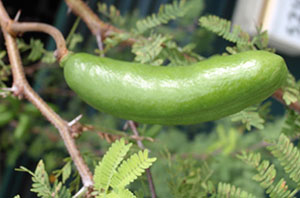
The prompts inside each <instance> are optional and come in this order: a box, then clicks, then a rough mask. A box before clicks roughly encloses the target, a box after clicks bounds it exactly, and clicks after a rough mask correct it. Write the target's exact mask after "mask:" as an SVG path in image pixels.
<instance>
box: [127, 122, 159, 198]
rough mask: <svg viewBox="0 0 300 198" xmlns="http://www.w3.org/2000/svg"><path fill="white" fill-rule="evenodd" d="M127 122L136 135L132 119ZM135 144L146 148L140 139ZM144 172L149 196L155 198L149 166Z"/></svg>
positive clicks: (136, 131) (137, 134) (137, 133)
mask: <svg viewBox="0 0 300 198" xmlns="http://www.w3.org/2000/svg"><path fill="white" fill-rule="evenodd" d="M127 124H128V125H129V127H130V129H131V130H132V132H133V134H134V135H135V136H137V137H138V136H139V132H138V130H137V128H136V124H135V123H134V122H133V121H132V120H129V121H127ZM137 144H138V146H139V147H140V148H141V149H143V150H144V149H146V148H145V146H144V144H143V142H142V141H141V140H137ZM146 174H147V179H148V183H149V189H150V192H151V198H156V197H157V195H156V191H155V186H154V183H153V178H152V174H151V170H150V168H147V169H146Z"/></svg>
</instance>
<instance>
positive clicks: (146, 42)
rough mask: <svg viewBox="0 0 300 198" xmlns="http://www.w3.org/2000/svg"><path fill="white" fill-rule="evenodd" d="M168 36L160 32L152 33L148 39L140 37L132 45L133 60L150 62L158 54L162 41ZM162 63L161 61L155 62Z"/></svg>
mask: <svg viewBox="0 0 300 198" xmlns="http://www.w3.org/2000/svg"><path fill="white" fill-rule="evenodd" d="M168 39H170V38H168V37H166V36H162V35H160V34H158V35H156V34H152V35H151V36H150V37H149V38H148V39H140V40H139V41H138V42H136V43H134V45H133V46H132V52H133V53H134V54H135V55H136V56H135V58H134V60H135V61H137V62H140V63H152V64H153V62H154V60H155V59H156V58H157V56H158V55H159V54H160V52H161V50H162V49H163V48H162V43H164V42H165V41H167V40H168ZM156 63H160V64H161V63H162V61H159V62H156Z"/></svg>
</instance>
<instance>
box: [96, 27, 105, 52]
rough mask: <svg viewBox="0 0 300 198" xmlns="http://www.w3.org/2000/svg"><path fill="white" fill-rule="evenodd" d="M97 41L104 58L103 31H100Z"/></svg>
mask: <svg viewBox="0 0 300 198" xmlns="http://www.w3.org/2000/svg"><path fill="white" fill-rule="evenodd" d="M96 40H97V45H98V48H99V50H100V52H101V56H102V57H104V53H103V42H102V37H101V30H99V31H98V32H97V34H96Z"/></svg>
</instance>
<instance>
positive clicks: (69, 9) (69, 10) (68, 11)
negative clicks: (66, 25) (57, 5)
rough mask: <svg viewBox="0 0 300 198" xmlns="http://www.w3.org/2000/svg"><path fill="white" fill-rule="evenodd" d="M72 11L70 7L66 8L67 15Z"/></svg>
mask: <svg viewBox="0 0 300 198" xmlns="http://www.w3.org/2000/svg"><path fill="white" fill-rule="evenodd" d="M71 12H72V9H71V8H69V7H68V10H67V15H70V14H71Z"/></svg>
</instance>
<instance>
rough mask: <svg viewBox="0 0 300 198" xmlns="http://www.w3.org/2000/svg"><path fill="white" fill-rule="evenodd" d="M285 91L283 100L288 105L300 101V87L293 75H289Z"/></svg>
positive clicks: (284, 87)
mask: <svg viewBox="0 0 300 198" xmlns="http://www.w3.org/2000/svg"><path fill="white" fill-rule="evenodd" d="M282 89H283V97H282V98H283V100H284V101H285V103H286V104H287V105H290V104H291V103H294V102H296V101H298V100H299V99H300V86H299V84H298V83H296V80H295V78H294V76H292V74H290V73H289V74H288V78H287V80H286V83H285V85H284V86H283V87H282Z"/></svg>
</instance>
